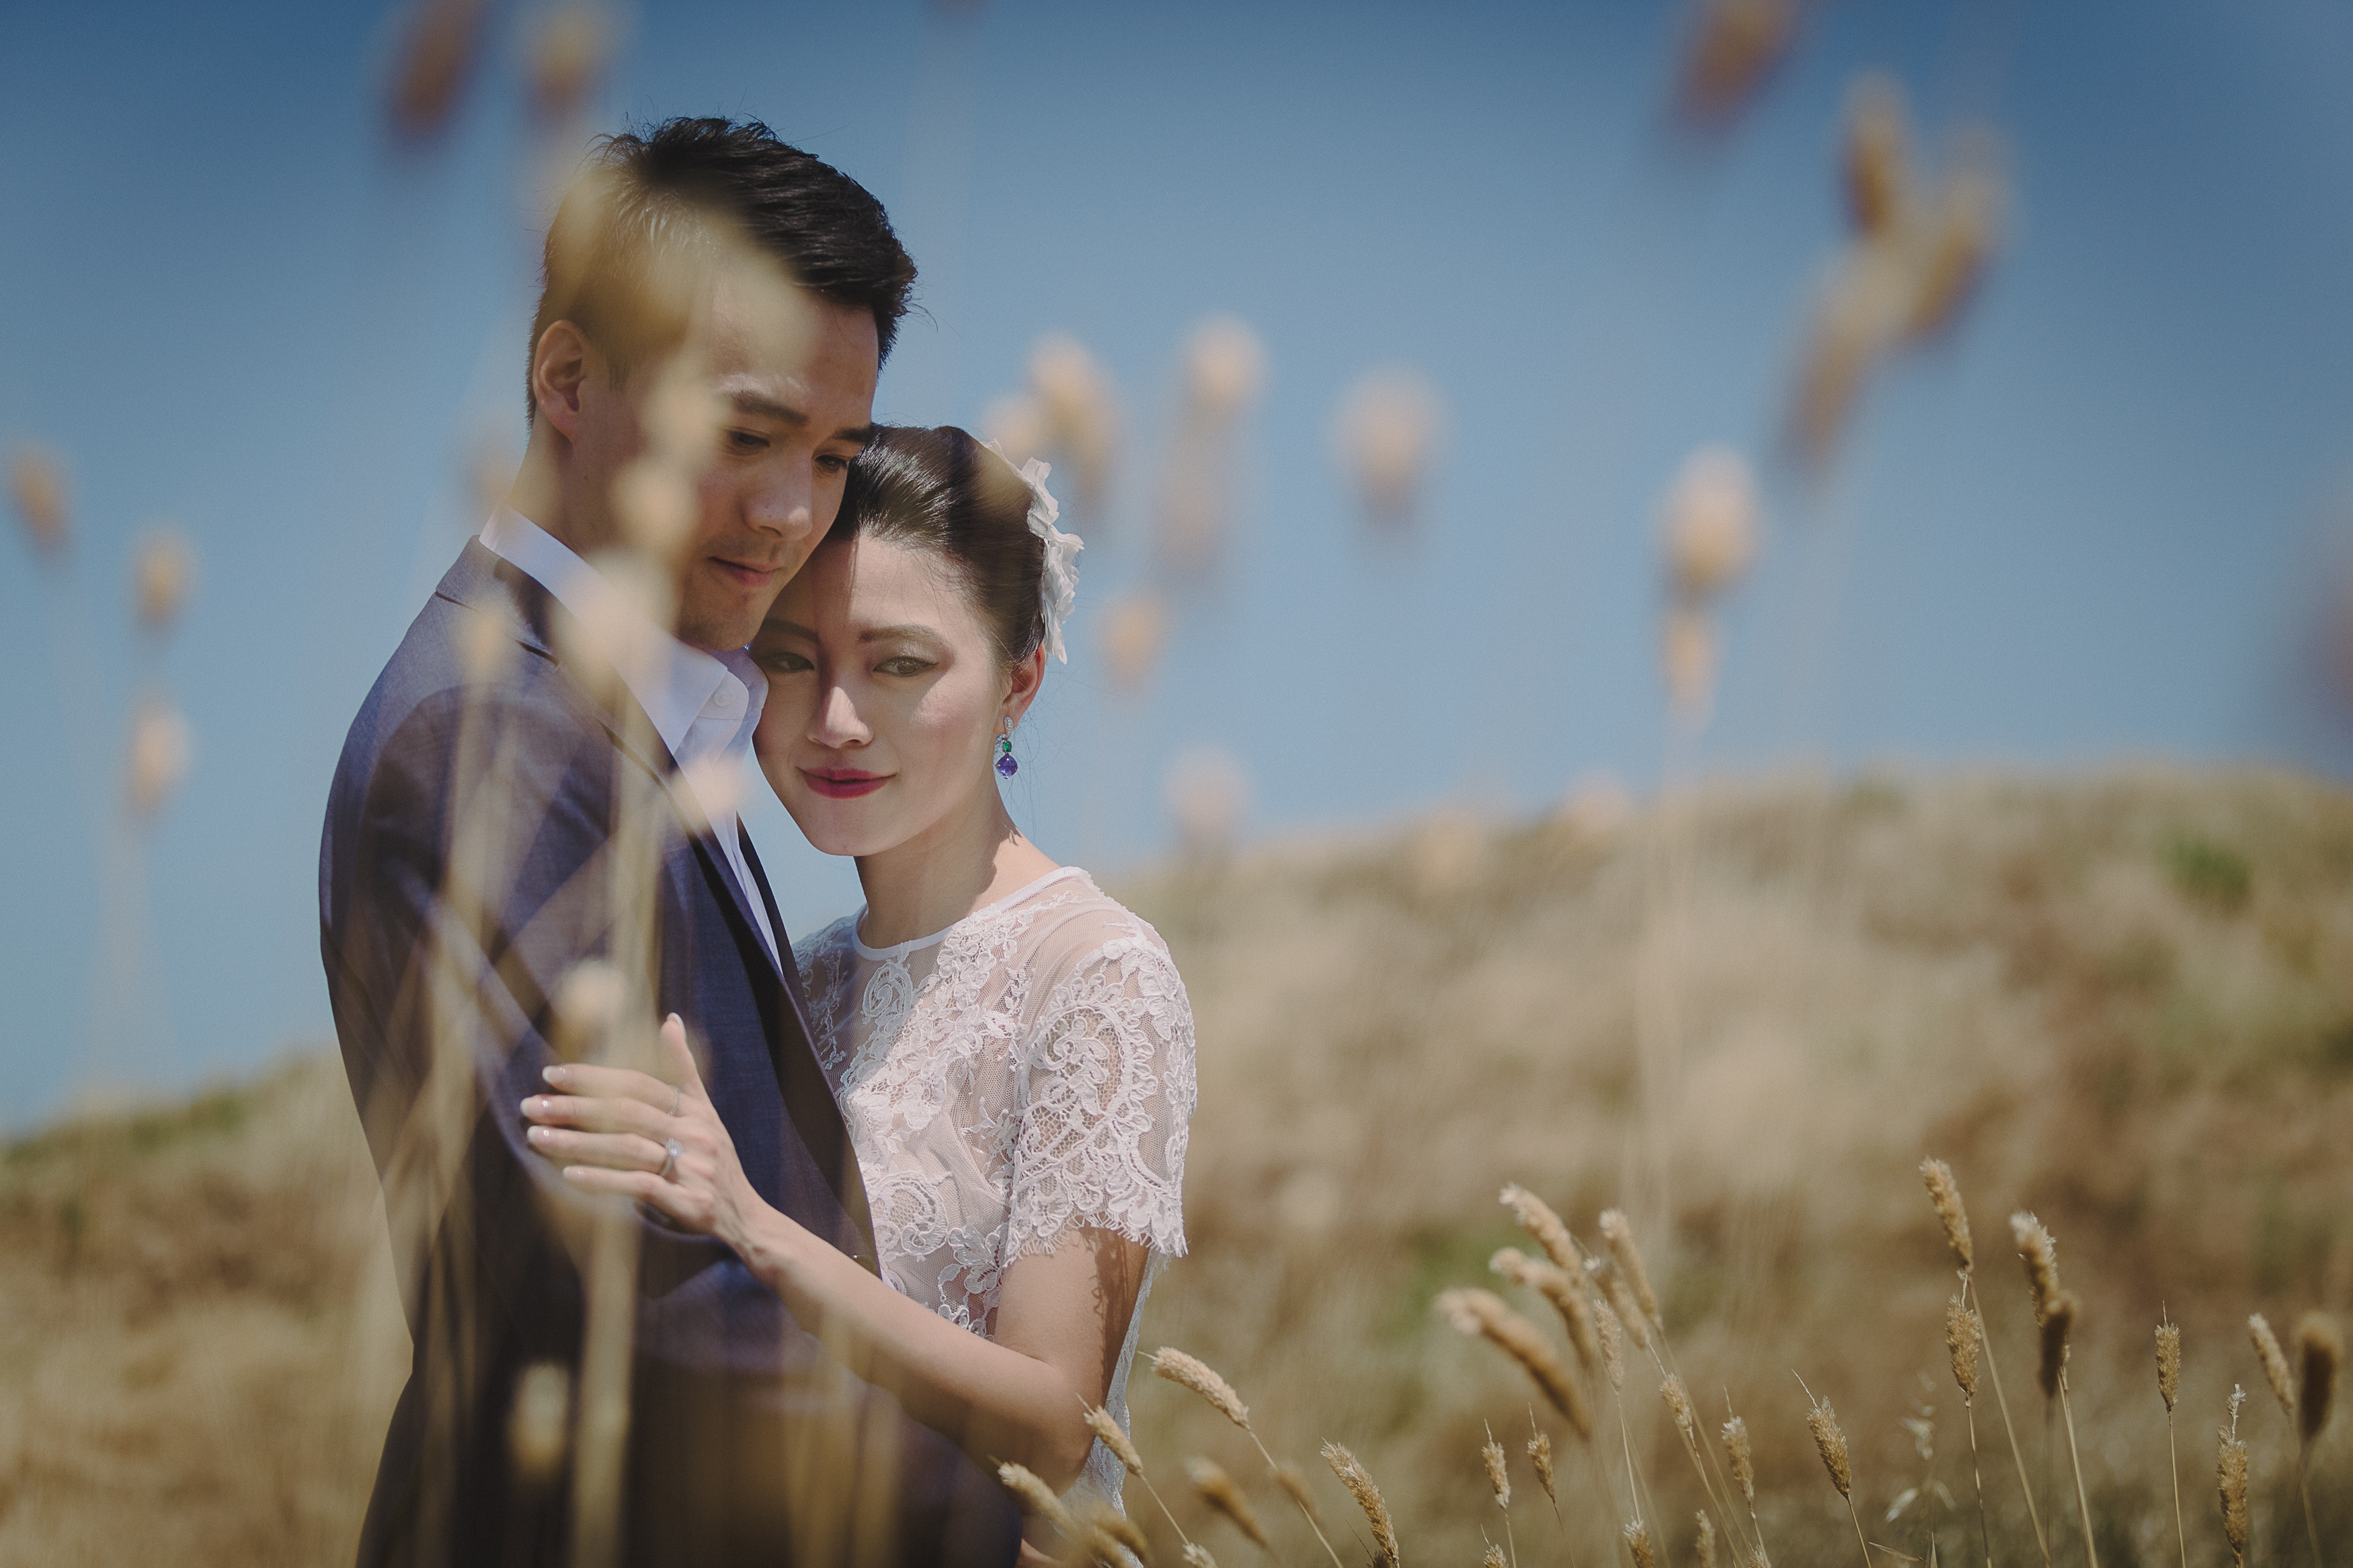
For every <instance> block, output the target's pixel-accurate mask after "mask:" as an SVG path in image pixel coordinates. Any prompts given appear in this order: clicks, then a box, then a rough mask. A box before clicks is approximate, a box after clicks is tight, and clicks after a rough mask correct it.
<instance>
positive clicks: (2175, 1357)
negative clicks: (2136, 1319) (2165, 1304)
mask: <svg viewBox="0 0 2353 1568" xmlns="http://www.w3.org/2000/svg"><path fill="white" fill-rule="evenodd" d="M2157 1393H2158V1398H2160V1399H2162V1400H2164V1401H2165V1468H2166V1471H2167V1474H2168V1477H2169V1478H2170V1479H2171V1480H2172V1482H2173V1539H2174V1542H2175V1544H2176V1545H2178V1546H2179V1547H2180V1549H2181V1568H2189V1531H2188V1530H2187V1529H2186V1528H2184V1527H2183V1525H2182V1522H2181V1454H2180V1450H2179V1449H2178V1448H2177V1447H2175V1446H2174V1440H2173V1404H2174V1401H2175V1400H2176V1399H2178V1398H2179V1397H2180V1395H2181V1330H2180V1327H2179V1325H2178V1324H2176V1323H2175V1322H2174V1321H2172V1319H2171V1318H2170V1317H2168V1316H2162V1315H2161V1316H2160V1317H2159V1318H2158V1325H2157Z"/></svg>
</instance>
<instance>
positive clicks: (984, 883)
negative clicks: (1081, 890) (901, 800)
mask: <svg viewBox="0 0 2353 1568" xmlns="http://www.w3.org/2000/svg"><path fill="white" fill-rule="evenodd" d="M1054 868H1055V867H1054V862H1053V861H1052V860H1050V859H1049V858H1047V857H1046V855H1045V853H1044V852H1043V851H1041V850H1040V849H1039V847H1037V846H1036V845H1034V844H1032V843H1030V842H1029V840H1028V839H1027V838H1024V837H1021V830H1020V829H1019V828H1018V827H1016V826H1013V818H1012V817H1011V816H1008V815H1007V814H1006V810H1005V803H1004V801H1003V800H1002V799H1000V798H999V797H998V795H997V790H996V788H995V787H994V785H993V783H992V784H989V785H984V786H983V787H982V788H981V789H980V790H979V791H978V792H976V795H975V798H974V799H973V801H972V803H971V805H970V806H969V807H968V808H967V809H965V810H962V811H957V812H951V813H950V814H949V815H948V816H945V817H943V818H942V819H941V820H940V821H938V822H936V823H934V824H933V825H932V826H930V827H927V828H925V829H924V830H923V832H921V833H919V834H917V835H915V836H914V837H913V838H910V839H908V840H906V841H905V842H904V843H901V844H894V845H892V847H890V848H888V849H885V850H882V851H881V852H880V853H879V854H874V855H861V856H860V857H859V858H858V881H859V885H860V887H861V888H862V889H864V890H865V893H866V919H865V921H863V922H862V923H861V925H860V929H859V931H858V940H859V941H860V942H864V943H865V944H866V945H867V946H869V947H895V946H897V945H898V944H899V943H901V942H913V941H916V940H917V939H918V938H922V937H927V936H930V935H932V934H933V933H934V932H935V931H944V930H946V929H947V928H948V927H949V926H952V925H954V924H955V922H956V921H960V920H962V919H963V918H964V917H965V916H966V915H968V914H970V913H972V911H973V910H977V909H980V908H983V907H984V906H986V905H988V904H992V903H995V902H996V901H997V900H999V899H1001V898H1003V897H1005V896H1006V895H1007V894H1008V893H1011V892H1016V891H1018V890H1019V889H1022V888H1025V887H1028V886H1029V884H1030V883H1032V882H1034V881H1036V880H1037V879H1039V878H1040V877H1042V876H1044V875H1045V874H1046V873H1047V872H1049V871H1051V870H1053V869H1054Z"/></svg>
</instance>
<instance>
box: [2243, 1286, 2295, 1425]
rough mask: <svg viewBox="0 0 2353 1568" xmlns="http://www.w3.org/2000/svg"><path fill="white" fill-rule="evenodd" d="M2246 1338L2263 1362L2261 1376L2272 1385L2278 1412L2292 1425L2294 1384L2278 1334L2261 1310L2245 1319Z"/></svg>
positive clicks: (2293, 1418) (2293, 1420)
mask: <svg viewBox="0 0 2353 1568" xmlns="http://www.w3.org/2000/svg"><path fill="white" fill-rule="evenodd" d="M2247 1338H2248V1339H2250V1340H2252V1341H2253V1342H2254V1346H2255V1354H2256V1355H2257V1356H2258V1357H2260V1358H2261V1359H2262V1361H2263V1376H2264V1378H2265V1379H2266V1380H2267V1381H2268V1382H2269V1383H2270V1384H2271V1385H2272V1397H2273V1398H2274V1399H2276V1400H2278V1401H2279V1407H2280V1413H2281V1414H2282V1415H2285V1416H2286V1417H2287V1418H2288V1422H2289V1424H2290V1425H2291V1426H2293V1425H2294V1424H2295V1381H2294V1380H2293V1379H2291V1378H2290V1377H2289V1376H2288V1372H2287V1357H2286V1356H2285V1355H2284V1354H2283V1353H2282V1352H2281V1351H2280V1342H2279V1336H2277V1335H2276V1334H2274V1333H2273V1332H2272V1326H2271V1324H2270V1323H2268V1322H2266V1321H2263V1314H2262V1313H2261V1312H2257V1313H2255V1314H2254V1315H2253V1317H2250V1318H2249V1319H2248V1320H2247Z"/></svg>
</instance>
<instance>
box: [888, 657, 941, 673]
mask: <svg viewBox="0 0 2353 1568" xmlns="http://www.w3.org/2000/svg"><path fill="white" fill-rule="evenodd" d="M929 668H932V661H931V660H930V659H927V658H913V657H912V656H910V655H907V654H901V655H900V656H899V657H898V658H886V659H884V660H883V661H882V662H881V663H880V664H878V665H876V666H875V667H874V672H875V673H876V674H877V675H921V674H923V672H924V671H925V670H927V669H929Z"/></svg>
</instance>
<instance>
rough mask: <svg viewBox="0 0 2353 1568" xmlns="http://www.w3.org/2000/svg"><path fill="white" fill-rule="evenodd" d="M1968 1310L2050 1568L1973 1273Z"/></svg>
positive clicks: (1967, 1286)
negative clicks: (1972, 1314)
mask: <svg viewBox="0 0 2353 1568" xmlns="http://www.w3.org/2000/svg"><path fill="white" fill-rule="evenodd" d="M1963 1288H1964V1289H1966V1290H1967V1291H1968V1297H1969V1302H1970V1308H1971V1310H1972V1311H1973V1312H1974V1314H1975V1315H1976V1317H1977V1320H1978V1326H1979V1330H1980V1332H1979V1336H1978V1342H1979V1343H1980V1344H1981V1345H1982V1347H1983V1348H1984V1351H1985V1368H1986V1375H1987V1376H1988V1377H1990V1378H1991V1379H1992V1380H1993V1402H1994V1407H1995V1408H1996V1409H1998V1410H2000V1412H2001V1430H2002V1435H2003V1436H2006V1437H2008V1438H2009V1439H2010V1463H2011V1464H2012V1465H2014V1466H2015V1467H2016V1468H2017V1470H2018V1489H2019V1491H2020V1493H2021V1495H2022V1496H2023V1497H2024V1498H2025V1499H2026V1520H2027V1522H2028V1523H2029V1524H2031V1525H2032V1526H2033V1527H2034V1546H2035V1550H2036V1551H2037V1552H2041V1553H2042V1568H2051V1542H2050V1541H2049V1539H2048V1538H2047V1537H2045V1536H2044V1535H2043V1533H2042V1514H2041V1512H2040V1511H2039V1510H2036V1508H2035V1506H2034V1488H2033V1486H2032V1485H2031V1483H2030V1482H2029V1481H2028V1480H2027V1479H2026V1454H2025V1452H2024V1450H2022V1449H2021V1448H2020V1447H2019V1446H2018V1428H2017V1427H2016V1426H2013V1425H2012V1424H2011V1422H2010V1396H2009V1395H2008V1394H2005V1393H2003V1392H2002V1386H2001V1363H2000V1360H1999V1359H1997V1358H1996V1357H1995V1355H1994V1353H1993V1337H1992V1336H1991V1335H1989V1334H1986V1333H1984V1332H1983V1331H1982V1330H1983V1326H1984V1323H1985V1297H1984V1295H1983V1293H1982V1292H1981V1291H1979V1289H1978V1285H1977V1281H1976V1279H1975V1277H1974V1276H1971V1277H1970V1278H1969V1279H1968V1280H1967V1281H1965V1283H1964V1287H1963Z"/></svg>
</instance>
